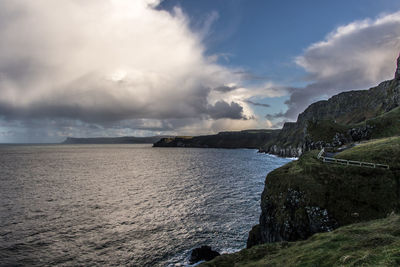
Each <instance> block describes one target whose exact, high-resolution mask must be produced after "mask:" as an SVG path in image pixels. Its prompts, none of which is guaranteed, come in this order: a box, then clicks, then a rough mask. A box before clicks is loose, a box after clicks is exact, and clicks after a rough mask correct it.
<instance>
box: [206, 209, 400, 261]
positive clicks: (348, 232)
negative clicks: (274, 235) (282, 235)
mask: <svg viewBox="0 0 400 267" xmlns="http://www.w3.org/2000/svg"><path fill="white" fill-rule="evenodd" d="M200 266H209V267H211V266H221V267H223V266H226V267H228V266H229V267H231V266H238V267H239V266H248V267H250V266H400V216H398V215H392V216H389V217H388V218H385V219H380V220H374V221H370V222H365V223H358V224H353V225H349V226H345V227H342V228H339V229H337V230H335V231H333V232H330V233H321V234H315V235H314V236H312V237H311V238H309V239H308V240H306V241H298V242H280V243H273V244H264V245H260V246H256V247H252V248H250V249H244V250H242V251H240V252H238V253H234V254H227V255H222V256H220V257H217V258H216V259H214V260H213V261H211V262H208V263H203V264H201V265H200Z"/></svg>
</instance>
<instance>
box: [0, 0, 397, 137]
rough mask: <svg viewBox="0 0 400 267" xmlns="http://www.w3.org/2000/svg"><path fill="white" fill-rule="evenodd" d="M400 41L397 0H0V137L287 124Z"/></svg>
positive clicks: (375, 65)
mask: <svg viewBox="0 0 400 267" xmlns="http://www.w3.org/2000/svg"><path fill="white" fill-rule="evenodd" d="M399 52H400V2H399V1H398V0H381V1H376V0H374V1H372V0H363V1H361V0H358V1H356V0H346V1H342V0H338V1H317V0H304V1H290V2H289V1H278V0H202V1H198V0H164V1H160V0H85V1H81V0H58V1H53V0H35V1H31V0H0V143H36V142H45V143H51V142H60V141H63V140H64V139H65V138H66V137H68V136H74V137H96V136H132V135H135V136H151V135H200V134H212V133H217V132H219V131H226V130H243V129H267V128H280V127H281V126H282V125H283V123H284V122H287V121H295V120H296V119H297V116H298V114H299V113H301V112H303V111H304V109H305V108H306V107H307V106H308V105H309V104H311V103H313V102H315V101H318V100H322V99H328V98H329V97H331V96H333V95H335V94H337V93H339V92H343V91H349V90H356V89H368V88H370V87H372V86H375V85H377V84H378V83H379V82H381V81H384V80H387V79H391V78H393V75H394V71H395V64H396V58H397V56H398V54H399Z"/></svg>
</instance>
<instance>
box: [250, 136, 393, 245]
mask: <svg viewBox="0 0 400 267" xmlns="http://www.w3.org/2000/svg"><path fill="white" fill-rule="evenodd" d="M317 153H318V151H310V152H307V153H304V154H303V155H302V156H301V157H300V158H299V160H297V161H293V162H291V163H289V164H287V165H285V166H283V167H281V168H278V169H276V170H274V171H272V172H271V173H269V174H268V176H267V178H266V180H265V188H264V191H263V193H262V197H261V210H262V211H261V216H260V224H259V225H258V226H256V227H254V228H253V229H252V231H251V233H250V235H249V239H248V243H247V245H248V247H251V246H254V245H256V244H261V243H270V242H277V241H295V240H301V239H306V238H308V237H309V236H311V235H313V234H315V233H318V232H326V231H331V230H333V229H335V228H337V227H339V226H343V225H347V224H351V223H356V222H360V221H366V220H371V219H377V218H383V217H385V216H386V215H387V214H389V213H391V212H393V211H395V212H398V211H399V210H400V162H399V161H398V159H399V155H400V137H391V138H384V139H379V140H374V141H369V142H366V143H363V144H360V145H357V146H355V147H353V148H351V149H348V150H345V151H343V152H341V153H339V154H337V155H336V156H335V157H337V158H343V159H349V160H359V161H365V162H374V163H382V164H388V165H389V166H390V169H389V170H381V169H371V168H362V167H352V166H342V165H330V164H328V163H323V162H322V161H320V160H318V159H317V157H316V156H317Z"/></svg>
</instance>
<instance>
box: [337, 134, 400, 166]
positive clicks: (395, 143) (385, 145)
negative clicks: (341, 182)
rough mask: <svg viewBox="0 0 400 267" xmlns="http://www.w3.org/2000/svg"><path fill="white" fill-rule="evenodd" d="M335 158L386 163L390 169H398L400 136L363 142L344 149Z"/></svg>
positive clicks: (399, 164)
mask: <svg viewBox="0 0 400 267" xmlns="http://www.w3.org/2000/svg"><path fill="white" fill-rule="evenodd" d="M335 157H336V158H342V159H348V160H358V161H368V162H373V163H381V164H388V165H389V166H390V168H391V169H392V170H400V161H399V159H400V137H398V136H397V137H389V138H382V139H376V140H371V141H369V142H364V143H362V144H360V145H357V146H355V147H353V148H352V149H348V150H345V151H343V152H341V153H339V154H337V155H336V156H335Z"/></svg>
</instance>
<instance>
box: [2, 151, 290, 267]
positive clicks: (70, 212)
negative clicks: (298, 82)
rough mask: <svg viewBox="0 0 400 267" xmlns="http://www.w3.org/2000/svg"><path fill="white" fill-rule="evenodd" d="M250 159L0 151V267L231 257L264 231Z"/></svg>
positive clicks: (273, 162) (261, 171)
mask: <svg viewBox="0 0 400 267" xmlns="http://www.w3.org/2000/svg"><path fill="white" fill-rule="evenodd" d="M289 161H290V159H283V158H278V157H275V156H271V155H266V154H259V153H257V152H256V150H249V149H236V150H228V149H196V148H152V147H151V146H150V145H45V146H0V266H185V265H186V264H187V262H188V256H189V255H190V251H191V250H192V249H193V248H195V247H198V246H201V245H210V246H212V247H213V248H214V249H216V250H218V251H220V252H232V251H235V250H239V249H241V248H243V247H245V245H246V239H247V234H248V231H249V230H250V229H251V227H252V226H253V225H254V224H256V223H257V222H258V217H259V214H260V208H259V204H260V194H261V192H262V190H263V187H264V180H265V175H266V174H267V173H268V172H270V171H272V170H273V169H275V168H277V167H279V166H281V165H283V164H285V163H287V162H289Z"/></svg>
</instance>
